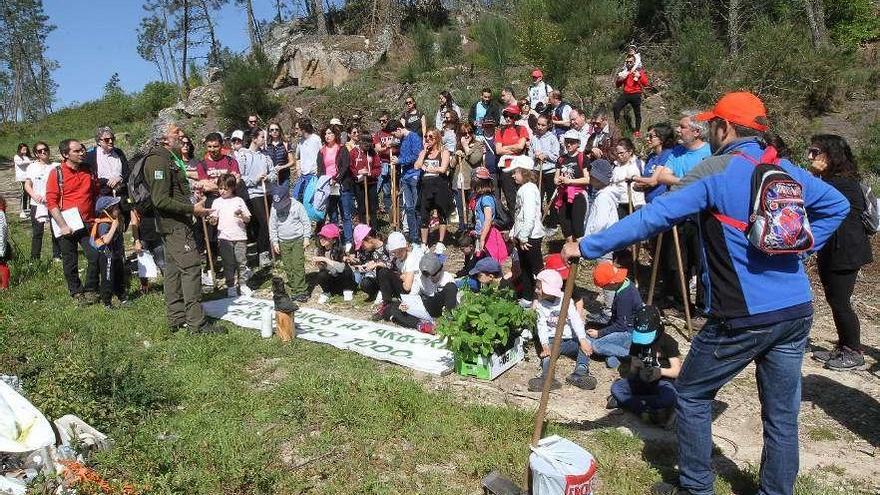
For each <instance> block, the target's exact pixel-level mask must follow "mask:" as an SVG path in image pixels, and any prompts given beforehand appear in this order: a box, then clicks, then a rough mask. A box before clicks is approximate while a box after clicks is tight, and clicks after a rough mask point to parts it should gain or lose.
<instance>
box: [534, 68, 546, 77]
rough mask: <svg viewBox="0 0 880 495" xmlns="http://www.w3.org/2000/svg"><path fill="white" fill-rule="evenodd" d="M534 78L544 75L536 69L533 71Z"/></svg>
mask: <svg viewBox="0 0 880 495" xmlns="http://www.w3.org/2000/svg"><path fill="white" fill-rule="evenodd" d="M532 77H544V73H543V72H541V69H535V70H533V71H532Z"/></svg>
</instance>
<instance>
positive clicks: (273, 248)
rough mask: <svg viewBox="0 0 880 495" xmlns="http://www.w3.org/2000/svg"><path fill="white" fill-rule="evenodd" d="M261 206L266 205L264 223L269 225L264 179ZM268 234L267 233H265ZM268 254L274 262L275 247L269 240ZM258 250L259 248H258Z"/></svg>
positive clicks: (267, 200) (264, 181) (267, 199)
mask: <svg viewBox="0 0 880 495" xmlns="http://www.w3.org/2000/svg"><path fill="white" fill-rule="evenodd" d="M263 206H265V207H266V225H269V217H270V216H271V215H270V214H269V197H268V195H267V193H266V179H263ZM267 235H268V234H267ZM269 244H270V245H269V254H271V255H272V263H274V262H275V247H274V246H272V245H271V244H272V243H271V242H270V243H269ZM258 251H259V250H258Z"/></svg>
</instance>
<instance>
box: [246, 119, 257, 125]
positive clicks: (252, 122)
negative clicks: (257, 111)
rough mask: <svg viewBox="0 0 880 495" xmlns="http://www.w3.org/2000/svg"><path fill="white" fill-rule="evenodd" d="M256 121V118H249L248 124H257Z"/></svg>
mask: <svg viewBox="0 0 880 495" xmlns="http://www.w3.org/2000/svg"><path fill="white" fill-rule="evenodd" d="M256 123H257V121H256V120H248V124H256Z"/></svg>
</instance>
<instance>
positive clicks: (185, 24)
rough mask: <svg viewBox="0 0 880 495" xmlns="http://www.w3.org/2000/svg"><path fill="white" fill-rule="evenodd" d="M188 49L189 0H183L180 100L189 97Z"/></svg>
mask: <svg viewBox="0 0 880 495" xmlns="http://www.w3.org/2000/svg"><path fill="white" fill-rule="evenodd" d="M188 48H189V0H183V56H182V60H181V62H180V74H181V75H182V79H183V93H182V98H183V99H186V97H187V96H189V90H190V88H189V78H187V76H186V68H187V67H186V66H187V63H188V61H187V52H188Z"/></svg>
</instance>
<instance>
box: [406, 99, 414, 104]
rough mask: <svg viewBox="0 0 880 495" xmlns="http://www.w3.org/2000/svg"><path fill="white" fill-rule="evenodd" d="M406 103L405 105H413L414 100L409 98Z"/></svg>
mask: <svg viewBox="0 0 880 495" xmlns="http://www.w3.org/2000/svg"><path fill="white" fill-rule="evenodd" d="M406 104H407V105H415V104H416V102H414V101H411V100H410V101H408V102H406Z"/></svg>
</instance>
